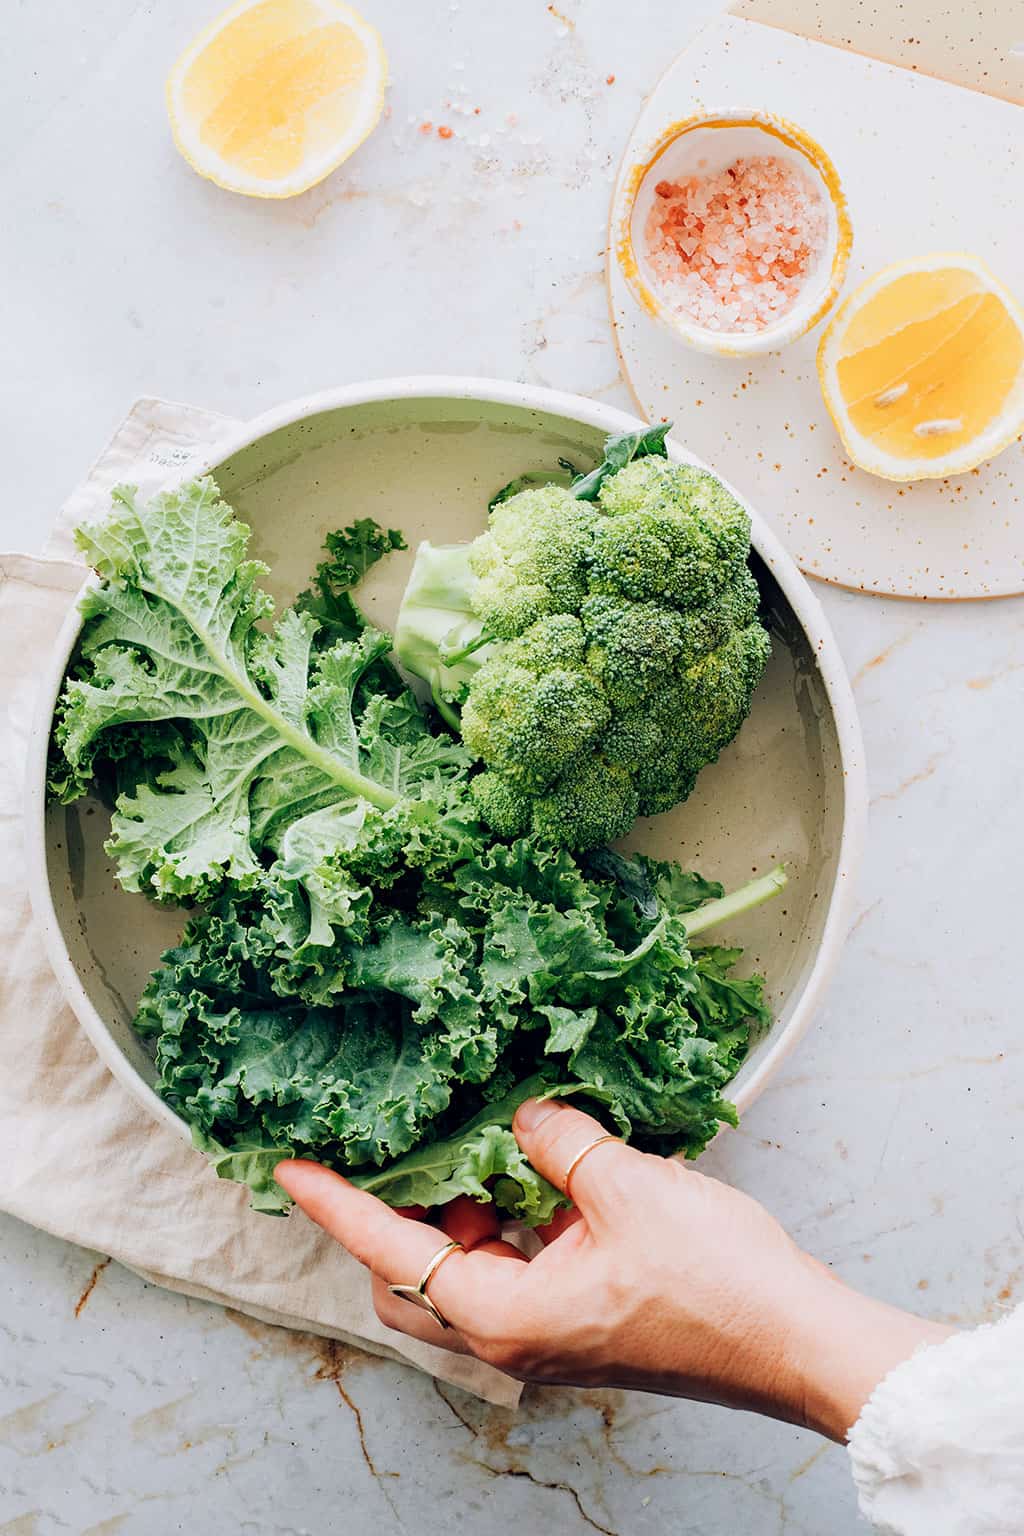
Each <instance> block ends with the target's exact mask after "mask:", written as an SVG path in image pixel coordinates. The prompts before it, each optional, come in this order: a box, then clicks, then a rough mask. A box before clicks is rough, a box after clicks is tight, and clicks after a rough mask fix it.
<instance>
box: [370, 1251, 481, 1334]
mask: <svg viewBox="0 0 1024 1536" xmlns="http://www.w3.org/2000/svg"><path fill="white" fill-rule="evenodd" d="M456 1249H461V1251H462V1252H463V1253H465V1251H466V1250H465V1248H464V1247H463V1245H462V1244H461V1243H457V1242H456V1241H455V1239H454V1238H452V1240H451V1241H450V1242H447V1243H444V1244H443V1245H442V1247H440V1248H439V1249H438V1250H437V1252H436V1253H435V1254H434V1257H433V1258H432V1259H431V1261H430V1263H429V1264H428V1265H427V1267H426V1269H425V1270H424V1271H423V1273H422V1275H420V1278H419V1281H418V1282H417V1284H416V1285H389V1286H388V1290H389V1291H390V1292H391V1294H392V1296H400V1297H401V1298H402V1300H403V1301H409V1302H411V1303H412V1305H413V1306H414V1307H419V1309H420V1311H421V1312H429V1313H430V1315H431V1317H432V1318H433V1319H434V1322H435V1323H440V1325H441V1327H442V1328H450V1327H451V1323H450V1322H449V1321H448V1319H447V1318H446V1317H445V1316H444V1314H443V1313H441V1312H439V1311H438V1309H437V1307H435V1306H434V1303H433V1302H432V1301H431V1299H430V1297H429V1296H428V1295H427V1286H428V1285H429V1283H430V1281H431V1280H433V1278H434V1276H435V1275H436V1274H437V1272H438V1270H439V1269H440V1268H441V1265H442V1264H443V1263H444V1261H445V1259H447V1258H450V1257H451V1255H452V1254H453V1253H454V1252H455V1251H456Z"/></svg>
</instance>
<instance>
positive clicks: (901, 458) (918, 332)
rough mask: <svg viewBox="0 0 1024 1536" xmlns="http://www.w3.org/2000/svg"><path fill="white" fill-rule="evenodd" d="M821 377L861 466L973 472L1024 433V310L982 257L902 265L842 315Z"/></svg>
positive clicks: (896, 474) (825, 342) (914, 472)
mask: <svg viewBox="0 0 1024 1536" xmlns="http://www.w3.org/2000/svg"><path fill="white" fill-rule="evenodd" d="M818 375H819V378H820V379H821V388H822V392H823V394H824V397H825V404H826V405H827V406H828V409H829V413H830V414H831V416H832V420H833V421H834V422H835V424H836V427H837V429H838V431H839V435H840V436H841V438H842V439H843V443H844V445H845V447H846V451H847V453H848V454H849V456H850V458H851V459H852V460H853V462H854V463H855V464H859V465H860V467H861V469H866V470H869V471H870V472H871V473H872V474H874V475H881V476H883V477H884V478H885V479H888V480H926V479H939V478H940V477H943V476H945V475H957V474H963V473H965V472H966V471H967V470H970V469H973V468H974V467H975V466H976V465H977V464H980V463H982V461H983V460H985V459H990V458H992V457H993V455H994V454H997V453H999V452H1000V451H1001V450H1002V449H1003V448H1005V447H1007V446H1008V444H1009V443H1011V442H1012V441H1013V440H1014V438H1015V437H1017V436H1018V434H1019V433H1020V432H1021V431H1022V430H1024V313H1022V312H1021V309H1020V307H1019V306H1018V305H1017V303H1016V302H1015V300H1014V299H1013V297H1012V296H1011V295H1010V294H1009V293H1007V291H1006V289H1005V288H1003V287H1002V285H1001V284H1000V283H999V282H998V281H997V279H996V278H995V277H994V276H993V274H992V273H991V272H990V271H989V270H988V268H987V267H986V266H985V264H984V263H983V262H981V261H979V260H978V259H977V258H976V257H974V256H968V255H965V254H962V253H955V254H954V253H941V254H938V255H933V256H922V257H918V258H917V259H915V260H911V261H905V262H900V263H898V264H897V265H895V266H891V267H886V268H885V269H884V270H883V271H881V272H878V273H877V274H876V275H875V276H874V277H872V278H869V279H868V281H867V282H866V283H863V284H862V285H861V287H859V288H858V289H857V290H856V292H854V293H853V294H851V295H850V297H849V298H848V299H847V300H846V302H845V304H843V306H842V308H841V309H840V310H839V311H838V312H837V313H836V315H835V318H834V319H833V321H832V323H831V324H830V325H829V327H828V329H827V330H826V331H825V333H824V335H823V336H822V338H821V342H820V344H819V346H818Z"/></svg>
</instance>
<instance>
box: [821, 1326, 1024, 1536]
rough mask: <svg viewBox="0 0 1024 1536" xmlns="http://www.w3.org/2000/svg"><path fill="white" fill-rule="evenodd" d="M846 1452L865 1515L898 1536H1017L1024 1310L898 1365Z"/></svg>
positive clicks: (1023, 1459) (1023, 1441)
mask: <svg viewBox="0 0 1024 1536" xmlns="http://www.w3.org/2000/svg"><path fill="white" fill-rule="evenodd" d="M849 1451H850V1461H851V1464H852V1469H853V1478H854V1482H855V1483H856V1485H857V1493H858V1496H859V1501H860V1509H861V1513H862V1514H863V1515H865V1516H866V1518H867V1519H868V1520H870V1521H872V1523H873V1524H874V1525H876V1526H877V1527H878V1528H879V1529H880V1530H882V1531H886V1532H889V1533H891V1536H1019V1533H1020V1532H1021V1531H1024V1306H1021V1307H1018V1308H1017V1309H1016V1310H1015V1311H1014V1312H1011V1313H1010V1314H1009V1316H1007V1317H1005V1318H1003V1319H1002V1320H1001V1321H1000V1322H998V1323H994V1324H991V1325H988V1326H986V1327H983V1328H976V1329H974V1330H973V1331H972V1332H968V1333H957V1334H953V1335H952V1337H950V1338H948V1339H946V1340H944V1341H943V1342H942V1343H941V1344H933V1345H928V1346H926V1347H925V1348H923V1349H921V1350H919V1351H918V1352H917V1354H915V1355H912V1356H911V1358H910V1359H909V1360H905V1361H904V1362H903V1363H902V1364H901V1365H898V1366H896V1368H895V1369H894V1370H892V1371H890V1372H889V1375H888V1376H886V1377H885V1378H884V1380H883V1381H881V1382H880V1383H879V1385H878V1386H877V1387H876V1388H875V1391H874V1392H873V1393H872V1395H871V1397H870V1398H869V1399H868V1401H867V1402H866V1403H865V1405H864V1408H863V1410H862V1412H861V1415H860V1418H859V1419H858V1420H857V1422H856V1424H855V1425H854V1426H853V1429H852V1430H851V1431H850V1437H849Z"/></svg>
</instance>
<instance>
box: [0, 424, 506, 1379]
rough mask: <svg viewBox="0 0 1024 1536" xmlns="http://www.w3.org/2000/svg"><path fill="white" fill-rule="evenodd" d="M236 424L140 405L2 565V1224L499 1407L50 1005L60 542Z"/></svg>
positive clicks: (68, 546) (346, 1261) (345, 1260)
mask: <svg viewBox="0 0 1024 1536" xmlns="http://www.w3.org/2000/svg"><path fill="white" fill-rule="evenodd" d="M235 425H236V423H234V422H231V421H228V420H227V419H226V418H224V417H221V416H213V415H211V414H210V413H208V412H205V411H197V410H196V409H195V408H194V407H189V406H177V405H170V404H168V403H167V402H164V401H155V400H143V401H139V402H138V404H137V405H136V406H135V407H134V408H133V410H132V411H131V413H130V414H129V416H128V417H127V419H126V421H125V422H124V423H123V425H122V426H121V428H120V429H119V431H118V432H117V434H116V435H115V437H114V439H113V441H112V442H111V444H110V445H109V447H108V448H107V450H106V452H105V453H104V454H103V455H102V456H101V458H100V459H99V460H98V461H97V463H96V464H95V465H94V466H93V468H92V470H91V471H90V473H89V476H88V478H87V479H86V480H85V482H84V483H83V484H82V485H81V486H80V487H79V488H78V490H77V491H76V492H75V494H74V495H73V496H72V498H71V500H70V501H69V502H68V504H67V505H66V506H65V507H64V509H63V510H62V512H61V515H60V519H59V522H58V525H57V527H56V529H55V531H54V534H53V537H52V539H51V541H50V545H49V549H50V551H51V552H52V553H51V554H50V556H49V557H47V558H35V557H31V556H28V555H0V634H2V636H3V644H2V645H0V710H2V714H3V721H2V726H0V1061H2V1063H3V1070H2V1071H0V1166H2V1169H3V1174H2V1176H0V1208H2V1209H4V1210H7V1211H9V1212H10V1213H11V1214H12V1215H14V1216H17V1217H19V1218H20V1219H21V1220H22V1221H26V1222H30V1223H31V1224H32V1225H33V1226H36V1227H42V1228H43V1229H44V1230H45V1231H47V1232H52V1233H55V1234H56V1235H57V1236H58V1237H63V1238H67V1239H68V1241H70V1242H74V1243H81V1244H83V1245H84V1246H85V1247H87V1248H93V1249H97V1250H99V1251H100V1252H101V1253H104V1254H110V1255H112V1256H113V1257H114V1258H115V1259H117V1260H119V1261H120V1262H121V1263H122V1264H125V1265H127V1266H128V1267H129V1268H130V1269H133V1270H135V1271H136V1272H137V1273H138V1274H140V1275H142V1276H143V1277H144V1278H145V1279H147V1280H150V1281H152V1282H154V1283H156V1284H159V1285H163V1286H167V1287H168V1288H170V1289H171V1290H175V1291H182V1292H183V1293H184V1294H185V1295H188V1296H198V1297H201V1298H203V1299H204V1300H208V1301H217V1302H221V1303H223V1304H225V1305H229V1306H232V1307H237V1308H238V1309H239V1310H241V1311H243V1312H248V1313H250V1314H251V1315H252V1316H254V1317H258V1318H261V1319H262V1320H264V1321H266V1322H271V1323H278V1324H281V1325H282V1326H284V1327H287V1328H302V1329H308V1330H309V1331H311V1332H313V1333H318V1334H322V1335H325V1336H327V1337H329V1338H337V1339H344V1340H345V1341H347V1342H349V1343H355V1344H359V1345H361V1346H362V1347H364V1348H365V1349H368V1350H370V1351H372V1352H373V1353H375V1354H380V1355H387V1356H389V1357H392V1358H394V1359H399V1360H405V1361H408V1362H409V1363H410V1364H413V1365H416V1366H419V1367H420V1369H421V1370H425V1371H428V1372H430V1373H432V1374H433V1375H435V1376H439V1377H440V1378H441V1379H442V1380H444V1381H449V1382H453V1383H454V1384H455V1385H457V1386H460V1387H464V1388H466V1389H467V1390H469V1391H472V1392H476V1393H477V1394H478V1395H479V1396H480V1397H483V1398H486V1399H487V1400H488V1401H490V1402H493V1403H499V1404H502V1405H504V1406H512V1405H514V1404H515V1403H516V1402H518V1399H519V1393H520V1387H519V1384H518V1383H517V1382H514V1381H512V1380H511V1379H510V1378H508V1377H506V1376H503V1375H502V1374H501V1373H500V1372H498V1371H495V1370H492V1369H491V1368H490V1367H489V1366H485V1365H481V1364H479V1363H478V1362H476V1361H474V1360H468V1359H466V1358H465V1357H463V1356H459V1355H450V1354H448V1353H447V1352H446V1351H443V1350H435V1349H432V1348H431V1347H430V1346H429V1345H426V1344H419V1343H417V1342H416V1341H414V1340H412V1339H406V1338H404V1337H402V1336H400V1335H398V1334H395V1333H391V1332H389V1331H388V1330H387V1329H385V1328H384V1327H383V1326H382V1325H381V1324H380V1323H379V1322H378V1321H377V1318H376V1315H375V1313H374V1311H373V1307H372V1304H371V1301H370V1291H369V1286H368V1283H367V1279H366V1276H365V1273H364V1271H363V1270H362V1269H361V1268H360V1266H359V1265H358V1264H356V1262H355V1261H354V1260H353V1259H350V1258H349V1256H348V1255H347V1254H346V1253H344V1252H343V1251H342V1250H341V1249H340V1248H338V1246H337V1245H336V1244H335V1243H332V1242H331V1241H330V1240H328V1239H327V1238H325V1237H324V1236H323V1234H322V1233H321V1232H320V1231H319V1230H318V1228H316V1227H314V1226H313V1224H312V1223H311V1222H309V1221H307V1220H306V1218H305V1216H303V1215H302V1213H301V1212H297V1213H295V1214H293V1215H292V1216H291V1217H290V1218H289V1219H288V1220H287V1221H279V1220H275V1219H273V1218H271V1217H268V1216H257V1215H255V1214H254V1213H253V1212H252V1211H250V1210H249V1209H248V1203H247V1198H246V1193H245V1191H244V1190H242V1189H241V1188H240V1187H239V1186H238V1185H233V1184H229V1183H226V1182H222V1181H220V1180H218V1179H217V1178H215V1177H214V1175H213V1173H212V1171H211V1170H210V1168H209V1166H208V1165H207V1163H206V1160H205V1158H203V1157H202V1156H201V1155H200V1154H199V1153H198V1152H193V1151H192V1150H191V1149H190V1148H189V1146H188V1144H187V1143H186V1142H184V1141H180V1140H179V1139H178V1138H177V1137H176V1136H175V1135H174V1133H173V1131H171V1130H169V1129H167V1128H166V1127H164V1126H162V1125H158V1124H157V1123H156V1121H154V1120H153V1119H152V1118H151V1116H150V1115H148V1114H147V1113H146V1111H145V1110H143V1109H142V1108H140V1107H139V1106H138V1105H137V1104H136V1103H135V1101H134V1099H133V1098H132V1097H131V1096H130V1095H129V1094H128V1092H127V1091H126V1090H125V1089H124V1088H122V1087H121V1085H120V1084H119V1083H118V1082H116V1081H115V1079H114V1078H113V1077H111V1075H110V1073H109V1072H108V1071H107V1069H106V1068H105V1067H104V1066H103V1064H102V1063H101V1062H100V1060H99V1058H98V1056H97V1055H96V1053H95V1051H94V1050H93V1048H92V1046H91V1044H90V1043H89V1040H88V1037H87V1036H86V1035H85V1033H84V1031H83V1030H82V1028H81V1026H80V1025H79V1023H78V1021H77V1019H76V1018H75V1016H74V1015H73V1014H72V1012H71V1010H70V1009H69V1008H68V1006H67V1005H66V1003H65V1002H64V999H63V996H62V994H61V992H60V989H59V987H58V985H57V982H56V980H55V978H54V976H53V973H52V971H51V970H50V967H49V965H48V964H47V961H46V957H45V954H44V951H43V945H42V941H41V939H40V938H39V936H38V934H37V932H36V930H35V927H34V924H33V921H32V915H31V911H30V907H29V901H28V896H27V893H26V880H25V857H24V851H23V842H22V816H21V799H22V784H23V780H24V758H25V746H26V740H27V735H28V731H29V728H30V725H31V721H32V716H33V711H34V708H35V694H36V688H37V680H38V677H37V674H38V671H39V670H40V669H41V668H42V666H43V665H44V664H45V661H46V658H47V656H48V655H49V653H50V651H51V648H52V646H53V642H54V639H55V637H56V634H57V631H58V629H59V627H60V625H61V623H62V621H63V619H64V616H65V614H66V613H67V610H68V607H69V605H70V603H71V602H72V600H73V594H74V593H75V592H76V591H77V589H78V587H79V586H80V584H81V581H82V577H83V568H82V567H81V566H80V565H78V564H77V563H75V561H74V560H73V558H71V556H73V553H74V546H73V544H72V542H71V539H70V532H69V530H70V527H71V525H72V524H73V523H75V522H77V521H79V519H81V518H82V517H85V516H95V515H96V514H97V513H99V512H102V511H103V509H104V508H105V506H106V497H107V494H108V492H109V490H110V487H111V485H113V484H116V483H117V482H118V481H121V480H129V481H131V482H133V483H136V484H138V485H140V486H141V487H142V488H143V489H145V490H151V489H154V488H155V487H156V486H157V485H159V484H160V483H161V482H162V481H164V480H166V479H167V477H168V476H169V475H170V474H171V473H173V472H176V471H179V470H181V469H182V468H184V467H186V466H187V464H188V462H189V460H190V459H191V458H193V457H198V456H199V455H200V454H201V453H202V452H203V451H204V450H206V449H207V448H208V447H209V446H211V444H213V443H214V442H216V441H217V440H218V439H219V438H221V437H223V436H224V434H225V433H226V432H229V431H230V430H231V429H232V428H233V427H234V426H235ZM56 556H62V557H65V558H56ZM140 900H141V898H140ZM410 1278H415V1277H410Z"/></svg>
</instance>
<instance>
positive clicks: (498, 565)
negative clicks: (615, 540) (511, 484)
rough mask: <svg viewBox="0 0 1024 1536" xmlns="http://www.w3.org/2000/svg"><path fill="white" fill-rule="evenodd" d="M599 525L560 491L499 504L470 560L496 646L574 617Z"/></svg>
mask: <svg viewBox="0 0 1024 1536" xmlns="http://www.w3.org/2000/svg"><path fill="white" fill-rule="evenodd" d="M594 521H595V513H594V510H593V508H592V507H589V506H587V504H586V503H585V502H581V501H577V500H576V498H575V497H574V496H573V494H572V492H571V491H568V490H566V489H565V488H564V487H563V486H560V485H547V486H544V488H543V489H542V490H536V491H520V493H519V495H518V496H512V497H510V498H509V500H508V501H503V502H499V504H498V505H497V506H496V507H495V508H494V510H493V512H492V513H491V526H490V528H489V530H488V531H487V533H484V534H481V536H480V537H479V538H478V539H476V540H475V541H474V543H473V545H472V553H471V555H470V563H471V565H472V568H473V571H474V573H475V574H476V577H477V587H476V591H475V593H474V595H473V607H474V609H475V611H476V613H477V614H478V615H479V617H480V618H481V619H482V621H483V623H484V625H485V626H486V628H487V629H488V631H489V632H490V633H491V634H492V635H494V636H495V638H497V639H500V640H511V639H513V638H514V637H515V636H516V635H520V634H522V632H523V630H524V629H528V628H529V626H530V625H531V624H533V623H534V622H535V621H536V620H537V619H539V618H541V617H542V615H544V614H546V613H575V612H576V610H577V608H578V607H579V605H580V603H581V602H582V600H583V598H584V596H585V595H586V590H587V589H586V578H585V564H586V559H587V554H588V551H589V548H590V530H591V525H592V524H593V522H594Z"/></svg>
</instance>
